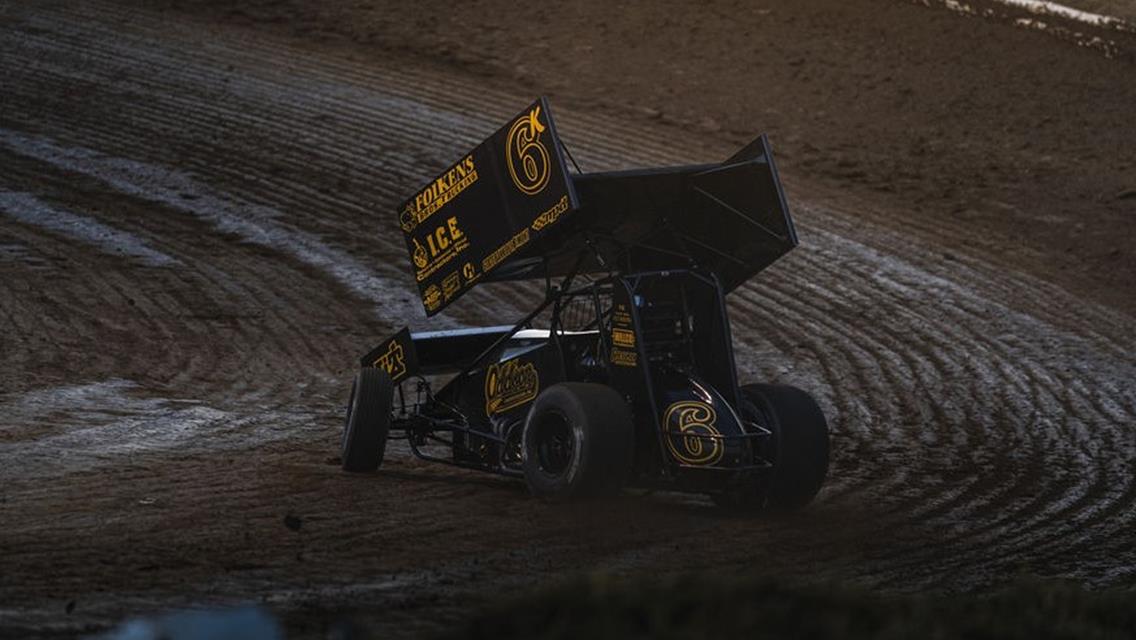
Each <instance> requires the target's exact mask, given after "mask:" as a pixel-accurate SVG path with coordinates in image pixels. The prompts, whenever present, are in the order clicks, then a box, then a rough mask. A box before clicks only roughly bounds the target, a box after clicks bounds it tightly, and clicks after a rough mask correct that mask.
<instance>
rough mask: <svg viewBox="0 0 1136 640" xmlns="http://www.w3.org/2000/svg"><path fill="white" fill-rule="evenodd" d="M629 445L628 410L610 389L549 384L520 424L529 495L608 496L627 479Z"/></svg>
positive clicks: (631, 440)
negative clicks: (530, 492)
mask: <svg viewBox="0 0 1136 640" xmlns="http://www.w3.org/2000/svg"><path fill="white" fill-rule="evenodd" d="M634 441H635V435H634V424H633V421H632V417H631V410H630V409H629V408H628V406H627V402H625V401H624V399H623V397H622V396H620V395H619V394H618V393H617V392H616V391H615V390H614V389H612V388H611V387H608V386H605V385H602V384H590V383H583V382H563V383H560V384H555V385H552V386H551V387H549V388H547V389H545V390H544V391H543V392H541V394H540V395H539V396H537V399H536V401H535V402H533V405H532V408H531V409H530V410H529V415H528V419H527V420H526V421H525V430H524V434H523V436H522V456H523V457H522V466H523V467H524V471H525V480H526V481H527V482H528V485H529V490H530V491H532V493H533V494H534V495H537V496H541V497H544V498H549V499H554V500H557V499H561V500H562V499H571V498H579V497H595V496H601V495H611V494H614V493H616V492H618V491H619V490H620V489H621V488H622V487H623V485H624V483H625V482H626V481H627V478H628V476H629V475H630V472H631V466H632V464H633V462H634V452H635V442H634Z"/></svg>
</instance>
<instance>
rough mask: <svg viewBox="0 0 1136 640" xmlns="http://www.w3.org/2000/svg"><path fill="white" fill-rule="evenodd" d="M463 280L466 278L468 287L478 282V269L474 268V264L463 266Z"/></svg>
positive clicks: (469, 263)
mask: <svg viewBox="0 0 1136 640" xmlns="http://www.w3.org/2000/svg"><path fill="white" fill-rule="evenodd" d="M462 278H465V282H466V284H467V285H468V284H471V283H473V282H474V281H475V280H477V267H475V266H473V263H472V262H467V263H465V264H464V265H462Z"/></svg>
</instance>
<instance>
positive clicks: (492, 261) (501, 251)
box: [481, 228, 529, 271]
mask: <svg viewBox="0 0 1136 640" xmlns="http://www.w3.org/2000/svg"><path fill="white" fill-rule="evenodd" d="M528 241H529V230H528V229H527V228H526V229H522V230H521V232H520V233H518V234H517V235H515V236H513V237H512V238H509V240H508V241H506V242H505V244H503V245H501V246H500V247H498V248H497V249H496V250H495V251H494V252H493V253H491V254H489V256H488V257H486V258H485V259H484V260H482V261H481V270H482V271H489V270H490V269H492V268H493V267H495V266H497V265H498V264H499V263H500V262H501V261H502V260H504V259H505V258H508V257H509V256H511V255H513V253H514V252H516V250H517V249H520V248H521V247H523V246H525V244H527V243H528Z"/></svg>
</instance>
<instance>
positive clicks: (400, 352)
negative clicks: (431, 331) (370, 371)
mask: <svg viewBox="0 0 1136 640" xmlns="http://www.w3.org/2000/svg"><path fill="white" fill-rule="evenodd" d="M371 366H372V367H377V368H379V369H384V370H386V372H387V373H388V374H390V378H391V380H392V381H394V382H398V379H399V378H401V377H402V376H404V375H406V351H405V350H404V349H403V348H402V345H401V344H399V343H398V342H397V341H394V342H391V343H390V347H388V348H387V351H386V353H383V354H382V355H380V356H379V357H378V358H377V359H375V361H374V362H372V363H371Z"/></svg>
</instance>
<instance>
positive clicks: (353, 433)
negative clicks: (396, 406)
mask: <svg viewBox="0 0 1136 640" xmlns="http://www.w3.org/2000/svg"><path fill="white" fill-rule="evenodd" d="M393 398H394V384H393V383H392V382H391V379H390V376H389V375H387V372H386V371H383V370H382V369H376V368H374V367H364V368H363V369H360V370H359V373H358V375H356V376H355V384H354V385H353V386H352V387H351V401H350V404H349V405H348V408H347V423H346V424H345V425H344V428H343V443H342V446H343V470H344V471H351V472H362V471H374V470H376V469H378V468H379V465H381V464H382V462H383V454H384V453H385V451H386V448H387V433H388V432H389V431H390V414H391V402H392V401H393Z"/></svg>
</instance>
